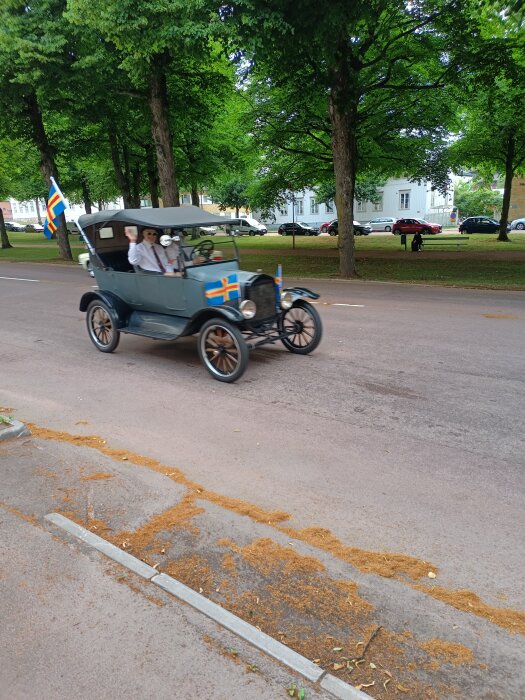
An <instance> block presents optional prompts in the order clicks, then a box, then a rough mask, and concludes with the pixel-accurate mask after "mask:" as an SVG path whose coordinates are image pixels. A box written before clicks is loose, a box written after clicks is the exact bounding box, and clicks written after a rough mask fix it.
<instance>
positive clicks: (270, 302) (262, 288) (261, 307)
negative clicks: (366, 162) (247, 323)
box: [246, 280, 276, 323]
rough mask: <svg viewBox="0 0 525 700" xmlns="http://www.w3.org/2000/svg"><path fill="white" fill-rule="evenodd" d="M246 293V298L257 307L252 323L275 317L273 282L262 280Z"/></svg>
mask: <svg viewBox="0 0 525 700" xmlns="http://www.w3.org/2000/svg"><path fill="white" fill-rule="evenodd" d="M246 292H247V298H248V299H251V300H252V301H254V302H255V303H256V305H257V313H256V314H255V318H254V319H253V320H254V321H262V320H264V319H266V318H271V317H272V316H275V313H276V311H275V285H274V283H273V281H271V280H262V281H261V282H259V283H256V284H253V285H251V286H250V287H248V289H247V290H246ZM252 323H253V321H252Z"/></svg>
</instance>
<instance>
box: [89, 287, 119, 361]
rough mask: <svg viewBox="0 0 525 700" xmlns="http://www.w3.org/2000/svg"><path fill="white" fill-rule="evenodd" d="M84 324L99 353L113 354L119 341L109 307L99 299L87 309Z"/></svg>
mask: <svg viewBox="0 0 525 700" xmlns="http://www.w3.org/2000/svg"><path fill="white" fill-rule="evenodd" d="M86 323H87V329H88V333H89V337H90V338H91V341H92V342H93V344H94V345H95V347H96V348H98V350H100V352H113V351H114V350H116V348H117V345H118V344H119V341H120V332H119V331H118V330H117V327H116V325H115V322H114V320H113V317H112V314H111V311H110V309H109V306H107V304H105V303H104V302H103V301H100V300H99V299H97V300H95V301H92V302H91V304H90V305H89V306H88V308H87V313H86Z"/></svg>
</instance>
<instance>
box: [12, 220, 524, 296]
mask: <svg viewBox="0 0 525 700" xmlns="http://www.w3.org/2000/svg"><path fill="white" fill-rule="evenodd" d="M451 233H452V232H451ZM465 238H468V241H469V242H468V245H467V246H464V247H462V248H461V249H460V250H457V251H456V250H454V249H453V248H451V249H448V248H439V249H437V248H432V249H429V250H428V251H423V252H422V253H418V254H414V253H412V252H410V251H408V250H407V251H405V250H404V249H403V247H402V246H401V244H400V240H399V237H398V236H391V235H385V236H367V237H357V238H356V239H355V242H356V258H357V269H358V273H359V276H360V279H362V280H370V281H373V280H377V281H384V282H409V283H416V284H435V285H444V286H458V287H478V288H490V289H509V290H511V289H515V290H522V289H525V234H523V233H519V234H514V233H512V234H511V235H510V241H511V242H510V243H503V242H499V241H498V240H497V239H496V236H492V235H481V234H479V235H471V236H468V237H467V236H465ZM10 241H11V243H12V245H13V246H14V247H13V248H8V249H4V250H0V261H3V260H5V261H13V262H49V263H60V264H64V265H68V264H72V263H68V262H66V261H64V260H62V259H61V258H60V255H59V252H58V247H57V242H56V240H47V239H46V238H45V237H44V236H42V235H41V234H38V233H13V234H11V235H10ZM214 243H215V245H216V247H217V248H219V249H220V237H219V236H217V237H215V238H214ZM70 244H71V251H72V254H73V264H76V263H77V258H78V254H79V253H81V252H84V251H85V247H84V246H83V244H82V243H81V242H80V241H79V240H78V238H77V237H76V236H74V237H71V238H70ZM237 244H238V246H239V249H240V253H241V268H242V269H245V270H251V271H255V270H262V271H263V272H266V273H268V274H271V275H273V274H275V270H276V267H277V264H278V263H281V264H282V267H283V275H284V276H285V277H295V278H309V277H310V278H313V277H319V278H326V279H337V278H338V277H339V255H338V250H337V239H336V238H331V237H328V236H322V237H312V238H309V237H308V238H302V237H301V238H297V239H296V241H295V249H294V248H293V247H292V245H293V243H292V238H291V237H287V236H286V237H284V236H265V237H259V236H257V237H243V238H239V239H237Z"/></svg>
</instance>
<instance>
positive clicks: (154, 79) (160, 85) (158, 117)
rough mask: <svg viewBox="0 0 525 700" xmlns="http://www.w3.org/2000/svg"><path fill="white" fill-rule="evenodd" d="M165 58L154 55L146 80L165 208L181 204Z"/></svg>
mask: <svg viewBox="0 0 525 700" xmlns="http://www.w3.org/2000/svg"><path fill="white" fill-rule="evenodd" d="M165 63H166V59H165V57H164V56H157V57H156V60H155V61H154V63H153V67H152V71H151V75H150V80H149V100H148V101H149V108H150V111H151V133H152V136H153V143H154V144H155V150H156V154H157V167H158V172H159V186H160V193H161V197H162V203H163V205H164V206H165V207H178V206H180V197H179V190H178V187H177V180H176V177H175V162H174V159H173V139H172V137H171V130H170V125H169V107H168V88H167V84H166V74H165V72H164V68H165Z"/></svg>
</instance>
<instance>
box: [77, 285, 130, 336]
mask: <svg viewBox="0 0 525 700" xmlns="http://www.w3.org/2000/svg"><path fill="white" fill-rule="evenodd" d="M96 299H100V301H103V302H104V303H105V304H106V305H107V306H108V307H109V309H110V311H112V312H113V314H114V317H113V319H112V320H113V321H114V322H115V325H116V326H117V327H118V328H122V326H124V325H126V320H127V317H128V316H129V313H130V311H131V309H130V307H129V306H128V305H127V304H126V302H124V301H122V299H121V298H120V297H118V296H117V295H116V294H112V293H111V292H105V291H100V290H97V291H91V292H86V293H85V294H83V295H82V298H81V299H80V306H79V309H80V311H87V308H88V306H89V305H90V304H91V302H92V301H95V300H96Z"/></svg>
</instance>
